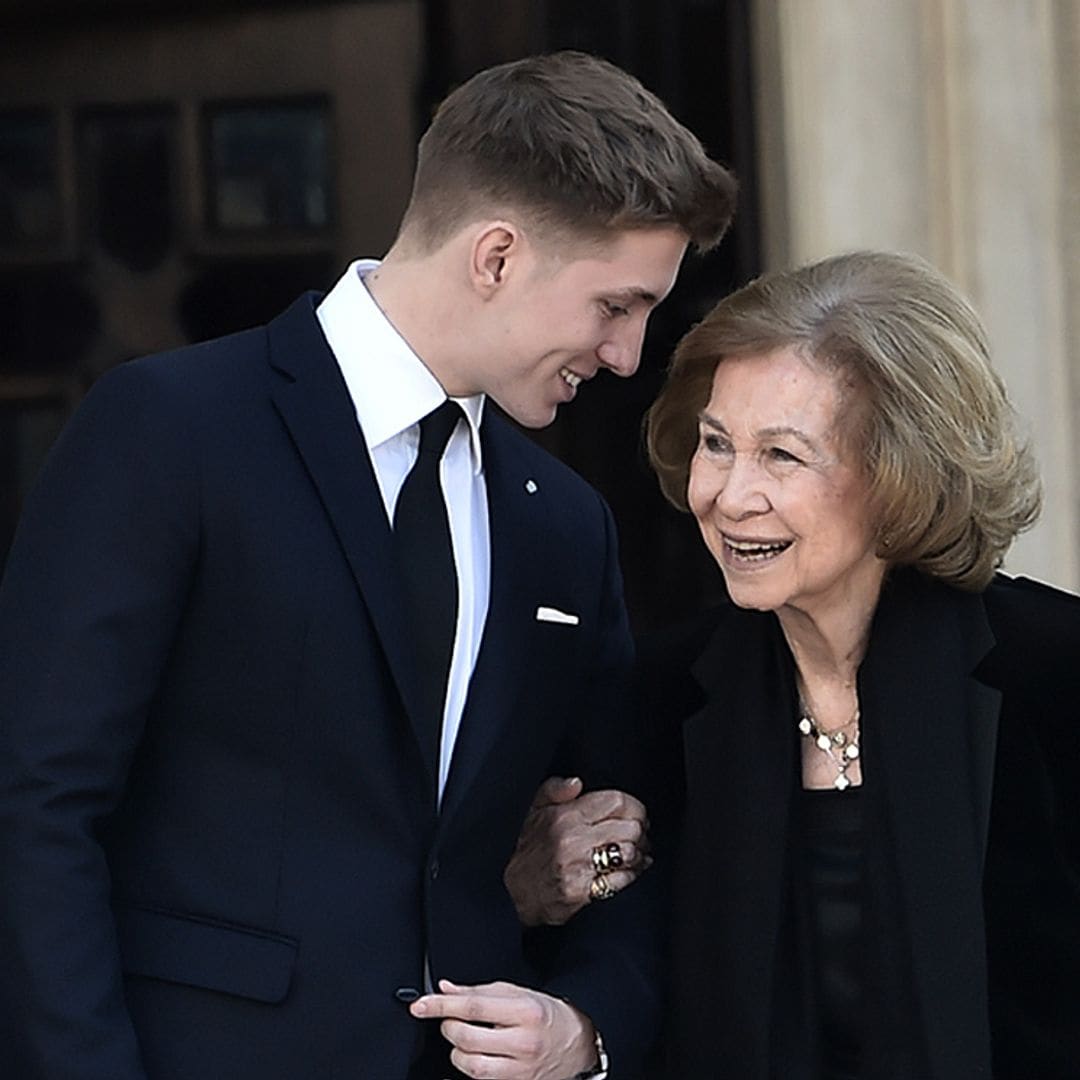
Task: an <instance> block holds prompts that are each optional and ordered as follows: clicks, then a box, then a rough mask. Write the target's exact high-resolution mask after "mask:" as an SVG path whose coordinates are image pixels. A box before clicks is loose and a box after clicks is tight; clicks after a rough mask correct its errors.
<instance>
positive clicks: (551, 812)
mask: <svg viewBox="0 0 1080 1080" xmlns="http://www.w3.org/2000/svg"><path fill="white" fill-rule="evenodd" d="M647 828H648V821H647V818H646V813H645V807H644V806H643V805H642V803H640V802H639V801H638V800H637V799H635V798H634V797H633V796H632V795H627V794H626V793H625V792H622V791H590V792H589V793H588V794H587V795H583V794H582V793H581V781H580V780H578V779H576V778H575V779H570V780H565V779H563V778H561V777H557V776H552V777H550V778H549V779H547V780H545V781H544V782H543V784H541V785H540V788H539V790H538V791H537V793H536V796H535V798H534V799H533V802H532V806H531V807H530V808H529V814H528V816H527V817H526V819H525V824H524V825H523V826H522V828H521V835H520V836H519V837H518V842H517V850H516V851H515V852H514V854H513V857H512V858H511V859H510V862H509V863H508V864H507V867H506V870H505V872H504V873H503V881H504V883H505V884H506V888H507V891H508V892H509V893H510V896H511V898H512V899H513V901H514V907H516V908H517V913H518V918H519V919H520V920H521V922H522V924H523V925H525V926H539V925H541V924H542V923H548V924H550V925H552V926H559V925H561V924H562V923H564V922H566V921H567V920H568V919H569V918H570V917H571V916H572V915H574V914H575V913H576V912H578V911H580V910H581V908H583V907H584V906H585V905H586V904H587V903H589V900H590V893H589V888H590V886H591V885H592V884H593V881H594V879H595V878H596V876H597V871H596V867H595V866H594V865H593V850H594V849H595V848H600V849H606V848H607V847H608V845H612V844H618V852H617V855H618V861H619V863H620V865H619V866H618V867H615V868H612V869H610V870H609V871H608V872H607V873H605V874H604V878H605V880H606V882H607V885H608V886H609V888H610V890H611V891H612V892H618V891H620V890H621V889H625V888H626V887H627V886H628V885H630V884H632V883H633V882H634V881H635V880H636V879H637V877H638V876H639V875H640V874H642V873H643V872H644V871H645V870H647V869H648V868H649V867H650V866H651V865H652V859H651V858H650V857H649V854H648V838H647V835H646V830H647Z"/></svg>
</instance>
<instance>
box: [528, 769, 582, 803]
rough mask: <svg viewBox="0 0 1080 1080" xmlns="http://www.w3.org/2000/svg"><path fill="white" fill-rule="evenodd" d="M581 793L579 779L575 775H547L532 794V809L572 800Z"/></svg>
mask: <svg viewBox="0 0 1080 1080" xmlns="http://www.w3.org/2000/svg"><path fill="white" fill-rule="evenodd" d="M580 794H581V780H580V779H579V778H578V777H576V776H570V777H566V776H549V777H548V778H547V779H546V780H545V781H544V782H543V783H542V784H541V785H540V786H539V787H538V788H537V789H536V794H535V795H534V796H533V801H532V807H531V809H533V810H540V809H542V808H543V807H545V806H557V805H559V804H560V803H567V802H573V801H574V799H576V798H577V797H578V796H579V795H580Z"/></svg>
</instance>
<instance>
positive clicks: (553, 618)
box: [536, 607, 581, 626]
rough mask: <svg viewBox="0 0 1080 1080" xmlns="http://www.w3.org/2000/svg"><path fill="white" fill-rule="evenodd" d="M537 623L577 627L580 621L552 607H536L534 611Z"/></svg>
mask: <svg viewBox="0 0 1080 1080" xmlns="http://www.w3.org/2000/svg"><path fill="white" fill-rule="evenodd" d="M536 621H537V622H557V623H563V624H564V625H565V626H577V624H578V623H579V622H581V620H580V619H579V618H578V617H577V616H576V615H570V614H568V613H567V612H565V611H560V610H559V609H558V608H553V607H538V608H537V609H536Z"/></svg>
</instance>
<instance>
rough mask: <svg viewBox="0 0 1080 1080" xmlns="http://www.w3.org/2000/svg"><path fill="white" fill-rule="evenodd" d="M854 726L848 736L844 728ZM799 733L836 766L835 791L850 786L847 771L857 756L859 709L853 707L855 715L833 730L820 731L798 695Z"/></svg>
mask: <svg viewBox="0 0 1080 1080" xmlns="http://www.w3.org/2000/svg"><path fill="white" fill-rule="evenodd" d="M850 727H854V731H853V733H852V734H851V735H850V736H849V735H848V734H847V732H846V731H845V730H844V729H845V728H850ZM799 733H800V734H802V735H805V736H806V738H808V739H813V740H814V745H815V746H816V747H817V748H818V749H819V750H820V751H821V752H822V753H823V754H825V756H826V757H827V758H828V759H829V760H830V761H831V762H832V763H833V765H835V766H836V779H834V780H833V787H834V788H836V790H837V791H844V790H846V789H847V788H849V787H851V781H850V780H849V779H848V776H847V771H848V768H849V767H850V766H851V764H852V762H854V761H857V760H858V758H859V709H858V706H856V708H855V715H854V716H853V717H852V718H851V719H850V720H849V721H848V722H847V723H846V724H843V725H842V726H841V727H838V728H836V730H834V731H822V729H821V728H819V727H818V723H817V721H816V720H815V719H814V716H813V713H811V712H810V710H809V709H808V708H807V706H806V702H805V701H803V699H802V697H801V696H800V697H799Z"/></svg>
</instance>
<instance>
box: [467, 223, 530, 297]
mask: <svg viewBox="0 0 1080 1080" xmlns="http://www.w3.org/2000/svg"><path fill="white" fill-rule="evenodd" d="M524 243H525V241H524V237H523V236H522V234H521V230H520V229H519V228H518V226H517V225H515V224H514V223H513V222H512V221H490V222H486V223H485V224H484V225H483V226H482V227H481V228H480V229H478V230H477V232H476V233H475V234H474V235H473V242H472V246H471V248H470V252H469V254H470V259H469V283H470V284H471V285H472V287H473V288H474V289H475V290H476V291H477V292H478V293H480V295H481V296H483V297H484V298H485V299H486V298H487V297H489V296H491V295H492V294H494V293H495V292H497V291H498V290H499V289H500V288H501V287H502V286H503V285H504V284H505V283H506V281H507V279H508V277H509V275H510V273H511V271H512V270H513V269H514V268H515V266H516V263H517V261H518V259H519V258H520V255H521V253H522V249H523V247H524Z"/></svg>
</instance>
